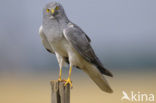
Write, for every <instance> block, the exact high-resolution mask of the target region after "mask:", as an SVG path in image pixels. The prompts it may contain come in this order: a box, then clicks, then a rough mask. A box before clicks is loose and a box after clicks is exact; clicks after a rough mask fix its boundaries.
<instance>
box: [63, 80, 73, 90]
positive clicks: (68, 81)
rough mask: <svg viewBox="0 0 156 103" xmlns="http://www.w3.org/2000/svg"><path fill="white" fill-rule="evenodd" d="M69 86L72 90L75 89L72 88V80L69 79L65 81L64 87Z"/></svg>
mask: <svg viewBox="0 0 156 103" xmlns="http://www.w3.org/2000/svg"><path fill="white" fill-rule="evenodd" d="M67 84H69V85H70V87H71V88H72V87H73V86H72V81H71V80H70V78H68V79H67V80H65V84H64V86H66V85H67Z"/></svg>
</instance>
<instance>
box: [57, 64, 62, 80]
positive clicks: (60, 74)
mask: <svg viewBox="0 0 156 103" xmlns="http://www.w3.org/2000/svg"><path fill="white" fill-rule="evenodd" d="M61 76H62V67H60V72H59V78H58V81H61V80H62V79H61Z"/></svg>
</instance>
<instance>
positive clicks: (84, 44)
mask: <svg viewBox="0 0 156 103" xmlns="http://www.w3.org/2000/svg"><path fill="white" fill-rule="evenodd" d="M71 25H72V26H71ZM63 33H64V36H65V38H66V39H67V40H68V41H69V42H70V43H71V44H72V46H73V47H74V48H75V49H76V50H77V51H78V52H79V53H80V55H81V56H82V57H83V58H84V59H85V60H86V61H88V62H90V63H92V64H94V65H95V66H97V68H98V69H99V71H100V72H101V73H102V74H105V75H107V76H111V77H112V76H113V75H112V74H111V72H109V71H108V70H107V69H105V68H104V67H103V65H102V63H101V62H100V60H99V59H98V57H97V56H96V55H95V53H94V50H93V49H92V47H91V45H90V39H89V37H88V36H87V35H86V34H85V33H84V32H83V31H82V30H81V29H80V28H79V27H78V26H76V25H75V24H70V25H69V26H68V27H67V28H65V29H64V32H63Z"/></svg>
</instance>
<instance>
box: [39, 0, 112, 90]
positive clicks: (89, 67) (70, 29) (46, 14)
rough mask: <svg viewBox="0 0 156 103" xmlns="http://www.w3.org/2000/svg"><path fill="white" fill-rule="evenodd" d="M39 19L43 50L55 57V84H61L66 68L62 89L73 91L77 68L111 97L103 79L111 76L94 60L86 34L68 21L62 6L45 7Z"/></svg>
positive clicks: (94, 55) (57, 4)
mask: <svg viewBox="0 0 156 103" xmlns="http://www.w3.org/2000/svg"><path fill="white" fill-rule="evenodd" d="M42 15H43V17H42V24H41V26H40V28H39V34H40V36H41V39H42V43H43V46H44V48H45V49H46V50H47V51H48V52H50V53H52V54H54V55H56V58H57V61H58V64H59V77H58V81H62V77H61V76H62V68H63V67H64V66H65V65H66V64H69V74H68V78H67V79H66V80H65V83H64V86H66V85H67V84H69V85H70V86H71V87H72V82H71V72H72V68H73V67H76V68H78V69H80V70H82V71H84V72H85V73H86V74H88V76H89V77H90V78H91V79H92V80H93V81H94V82H95V84H96V85H97V86H98V87H99V88H100V89H101V90H102V91H105V92H108V93H112V92H113V90H112V89H111V87H110V85H109V84H108V82H107V80H106V79H105V77H104V75H106V76H110V77H113V75H112V73H111V72H110V71H109V70H107V69H106V68H104V66H103V65H102V63H101V62H100V60H99V58H98V57H97V56H96V54H95V52H94V50H93V48H92V46H91V39H90V38H89V37H88V36H87V34H86V33H85V32H84V31H83V30H82V29H81V28H80V27H79V26H78V25H76V24H74V23H73V22H71V21H70V20H69V19H68V17H67V16H66V13H65V10H64V8H63V6H62V4H61V3H59V2H54V1H53V2H50V3H48V4H46V5H45V7H44V8H43V13H42Z"/></svg>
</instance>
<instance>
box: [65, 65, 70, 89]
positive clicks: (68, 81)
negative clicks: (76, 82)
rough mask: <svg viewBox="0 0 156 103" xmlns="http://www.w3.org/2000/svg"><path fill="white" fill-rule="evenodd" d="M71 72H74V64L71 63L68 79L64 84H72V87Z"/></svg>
mask: <svg viewBox="0 0 156 103" xmlns="http://www.w3.org/2000/svg"><path fill="white" fill-rule="evenodd" d="M71 72H72V65H70V68H69V75H68V79H67V80H65V84H64V86H66V85H67V84H70V87H72V82H71V80H70V77H71Z"/></svg>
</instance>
